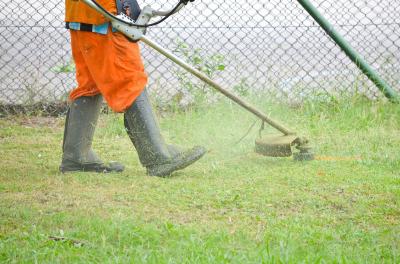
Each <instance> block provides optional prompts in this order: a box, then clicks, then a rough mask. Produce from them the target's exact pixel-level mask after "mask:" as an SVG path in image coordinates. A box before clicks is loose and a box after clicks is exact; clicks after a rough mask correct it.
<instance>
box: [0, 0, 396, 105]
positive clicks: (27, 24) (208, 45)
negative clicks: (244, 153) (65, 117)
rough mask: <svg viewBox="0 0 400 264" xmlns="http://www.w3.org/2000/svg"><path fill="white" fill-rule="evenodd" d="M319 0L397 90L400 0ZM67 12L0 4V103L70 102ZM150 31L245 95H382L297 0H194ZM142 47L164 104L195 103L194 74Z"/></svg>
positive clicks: (45, 5) (41, 4) (52, 6)
mask: <svg viewBox="0 0 400 264" xmlns="http://www.w3.org/2000/svg"><path fill="white" fill-rule="evenodd" d="M143 2H145V3H143ZM312 2H313V4H315V5H316V6H317V7H318V9H319V10H320V11H321V12H322V13H323V14H324V16H326V17H327V18H328V20H329V21H330V22H331V23H332V24H333V25H334V26H335V27H336V29H337V30H338V31H339V32H340V33H341V34H343V35H344V37H345V38H346V39H347V40H348V41H349V42H350V43H351V45H352V46H353V47H354V48H355V49H356V50H358V51H359V52H360V53H361V55H362V56H363V57H365V58H366V60H367V61H368V62H369V63H370V64H371V65H372V66H373V68H375V69H376V70H377V71H378V73H379V74H380V75H381V76H382V77H383V79H385V80H386V81H387V82H388V83H389V84H390V85H391V86H392V88H393V89H394V90H396V91H399V90H400V2H399V1H391V0H369V1H366V0H353V1H351V0H314V1H312ZM140 3H141V4H142V5H143V4H150V5H152V7H154V8H160V7H163V8H170V7H172V6H173V5H174V4H176V3H175V2H174V1H156V0H149V1H140ZM63 9H64V3H63V2H60V1H43V0H39V1H38V0H34V1H33V0H29V1H23V0H14V1H1V2H0V104H3V105H18V104H20V105H23V106H25V105H31V104H33V103H36V102H56V101H60V100H61V101H65V99H66V97H67V94H68V91H70V90H71V89H72V88H73V87H74V85H75V73H74V65H73V61H72V58H71V53H70V48H69V34H68V31H67V30H66V29H64V23H63V18H64V10H63ZM148 35H149V36H151V37H152V38H153V39H155V40H156V41H158V42H159V43H160V44H162V45H163V46H165V47H166V48H168V49H170V50H173V51H175V52H176V53H177V54H178V55H179V56H181V57H183V58H184V59H186V60H188V61H189V62H190V63H192V64H195V65H196V67H198V68H201V69H203V70H204V71H206V72H207V74H208V75H209V76H211V77H212V78H214V79H216V80H217V81H219V82H221V83H222V84H223V85H225V86H227V87H231V89H233V90H234V91H235V92H237V93H239V94H245V93H249V92H258V91H263V92H265V93H266V94H269V95H271V96H274V97H277V98H280V99H281V100H291V101H301V100H302V99H304V98H307V97H312V96H316V95H318V94H324V93H325V94H334V95H337V94H341V93H342V92H345V93H363V94H365V95H367V96H369V97H371V98H376V97H381V96H382V95H381V93H380V92H379V90H377V88H376V87H375V86H374V85H373V84H372V83H371V82H370V81H369V80H368V79H367V78H366V77H365V76H364V75H363V74H362V73H361V72H360V71H359V70H358V68H357V67H356V66H354V64H353V63H352V62H351V61H350V60H349V59H348V58H347V57H346V56H345V54H344V53H343V52H342V51H341V50H340V48H339V47H338V46H337V45H336V44H335V43H334V42H333V41H332V40H331V39H330V38H329V36H327V35H326V33H325V32H324V31H323V30H322V29H321V28H320V27H319V26H318V24H317V23H316V22H315V21H314V20H313V19H312V18H311V17H310V16H309V15H308V13H307V12H306V11H305V10H304V9H302V7H301V6H300V5H299V4H298V3H297V1H294V0H270V1H265V0H263V1H257V2H255V1H243V0H229V1H223V0H213V1H208V0H204V1H201V0H196V1H195V2H194V3H191V4H189V5H188V6H187V7H186V8H185V9H184V10H183V11H181V12H180V13H179V14H177V15H175V16H173V17H172V18H171V19H169V20H167V21H166V22H165V23H163V24H161V25H160V26H159V27H153V28H151V29H150V30H149V31H148ZM142 48H143V50H142V51H143V53H142V54H143V57H144V60H145V64H146V69H147V72H148V73H149V75H150V83H149V89H150V90H151V91H152V93H153V94H155V95H156V97H157V98H158V99H160V101H165V102H168V100H170V98H171V97H174V96H176V95H177V94H178V95H180V97H179V98H181V99H180V100H182V102H183V101H185V100H186V101H190V100H192V99H191V97H193V95H192V94H191V93H193V89H198V88H199V87H200V88H201V85H200V84H199V83H198V82H197V81H196V80H195V78H191V77H190V76H189V75H187V74H185V73H184V72H183V71H182V70H180V69H179V68H178V67H176V66H174V65H173V63H171V62H169V61H168V60H167V59H165V58H164V57H162V56H161V55H160V54H158V53H156V52H155V51H153V50H150V49H149V48H147V47H142Z"/></svg>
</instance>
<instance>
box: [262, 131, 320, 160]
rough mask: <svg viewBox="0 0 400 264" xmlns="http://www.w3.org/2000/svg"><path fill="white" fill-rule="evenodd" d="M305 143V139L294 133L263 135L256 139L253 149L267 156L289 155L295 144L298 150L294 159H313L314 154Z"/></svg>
mask: <svg viewBox="0 0 400 264" xmlns="http://www.w3.org/2000/svg"><path fill="white" fill-rule="evenodd" d="M307 143H308V141H307V140H305V139H302V138H299V137H298V136H296V135H278V136H263V137H261V138H258V139H256V147H255V151H256V153H258V154H261V155H264V156H269V157H290V156H292V154H293V152H292V147H293V146H296V148H297V149H299V150H300V152H299V153H295V155H294V158H295V160H297V161H306V160H313V159H314V155H313V154H312V153H311V148H310V147H309V146H308V145H307Z"/></svg>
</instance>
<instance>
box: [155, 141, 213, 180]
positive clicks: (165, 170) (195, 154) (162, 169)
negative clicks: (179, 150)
mask: <svg viewBox="0 0 400 264" xmlns="http://www.w3.org/2000/svg"><path fill="white" fill-rule="evenodd" d="M205 153H206V150H205V149H204V148H202V147H197V148H194V149H192V150H191V151H189V153H187V154H185V155H181V157H178V158H177V159H178V160H177V161H175V162H171V163H165V164H161V165H158V166H153V167H152V168H148V169H147V175H149V176H157V177H168V176H170V175H171V174H172V173H173V172H175V171H178V170H182V169H184V168H186V167H188V166H190V165H192V164H193V163H195V162H196V161H198V160H199V159H200V158H201V157H203V156H204V154H205Z"/></svg>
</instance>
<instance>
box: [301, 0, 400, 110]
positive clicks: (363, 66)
mask: <svg viewBox="0 0 400 264" xmlns="http://www.w3.org/2000/svg"><path fill="white" fill-rule="evenodd" d="M297 1H298V2H299V3H300V5H302V6H303V8H304V9H305V10H306V11H307V12H308V13H309V14H310V15H311V16H312V17H313V18H314V20H315V21H317V22H318V24H319V25H320V26H321V27H322V28H323V29H324V30H325V32H326V33H327V34H328V35H329V36H330V37H331V38H332V39H333V40H334V41H335V42H336V44H338V45H339V46H340V48H341V49H342V50H343V51H344V52H345V53H346V55H347V56H348V57H349V58H350V59H351V60H352V61H353V62H354V63H355V64H356V65H357V67H358V68H359V69H360V70H361V71H362V72H363V73H364V74H365V75H366V76H367V77H368V79H370V80H371V81H372V82H373V83H374V84H375V85H376V86H377V87H378V89H379V90H380V91H381V92H382V93H383V94H384V95H385V96H386V97H387V98H388V99H389V100H390V101H391V102H396V103H399V102H400V98H399V97H398V95H397V93H396V92H395V91H394V90H393V89H392V88H391V87H390V86H389V84H387V83H386V82H385V81H384V80H383V79H382V78H381V77H380V76H379V74H378V73H377V72H376V71H375V70H374V69H373V68H372V67H371V66H370V65H369V64H368V63H367V62H366V61H365V60H364V59H363V58H362V57H361V55H360V54H358V52H357V51H356V50H354V49H353V48H352V47H351V46H350V44H349V43H348V42H347V41H346V40H345V39H344V38H343V37H342V36H341V35H340V33H339V32H338V31H336V30H335V28H334V27H333V26H332V25H331V24H330V23H329V21H328V20H326V19H325V18H324V16H323V15H322V14H321V13H320V12H319V11H318V9H317V8H316V7H315V6H313V5H312V4H311V2H310V1H308V0H297Z"/></svg>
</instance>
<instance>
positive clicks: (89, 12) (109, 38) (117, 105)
mask: <svg viewBox="0 0 400 264" xmlns="http://www.w3.org/2000/svg"><path fill="white" fill-rule="evenodd" d="M97 2H98V3H99V4H100V5H102V6H103V7H105V8H106V9H107V10H108V11H110V12H112V13H116V4H115V1H114V0H97ZM65 7H66V16H65V21H66V22H79V23H85V24H92V25H98V24H102V23H105V22H107V20H106V19H105V18H104V17H103V16H102V15H100V14H98V13H97V12H96V11H95V10H93V9H92V8H90V7H88V6H86V5H85V4H84V3H83V2H81V1H80V0H65ZM70 33H71V46H72V56H73V58H74V61H75V65H76V80H77V83H78V87H76V88H75V89H74V90H73V91H72V92H71V94H70V100H75V99H77V98H79V97H81V96H93V95H97V94H99V93H101V94H102V95H103V97H104V99H105V100H106V102H107V104H108V105H109V106H110V107H111V109H113V110H114V111H116V112H124V111H125V110H126V109H127V108H128V107H130V106H131V105H132V103H133V102H134V101H135V99H136V98H137V97H138V96H139V95H140V94H141V92H142V91H143V90H144V88H145V86H146V84H147V74H146V73H145V71H144V65H143V62H142V58H141V56H140V49H139V45H138V44H137V43H134V42H130V41H128V40H127V39H126V38H125V37H124V36H123V35H122V34H120V33H116V32H112V30H111V28H109V29H108V32H107V34H106V35H102V34H98V33H92V32H87V31H79V30H70Z"/></svg>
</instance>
